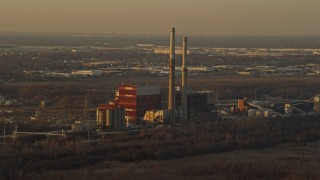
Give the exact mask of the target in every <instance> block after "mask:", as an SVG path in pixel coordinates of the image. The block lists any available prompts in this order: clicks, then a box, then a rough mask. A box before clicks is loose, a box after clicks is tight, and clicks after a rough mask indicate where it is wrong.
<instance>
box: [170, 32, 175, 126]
mask: <svg viewBox="0 0 320 180" xmlns="http://www.w3.org/2000/svg"><path fill="white" fill-rule="evenodd" d="M169 63H170V65H169V66H170V73H169V93H168V111H169V116H170V123H171V124H172V125H173V126H174V127H175V125H176V122H175V94H176V93H175V69H176V67H175V28H172V29H171V33H170V59H169Z"/></svg>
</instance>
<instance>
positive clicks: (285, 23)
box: [0, 0, 320, 35]
mask: <svg viewBox="0 0 320 180" xmlns="http://www.w3.org/2000/svg"><path fill="white" fill-rule="evenodd" d="M319 18H320V0H0V31H22V32H86V33H110V32H116V33H137V34H145V33H147V34H155V33H160V34H165V33H168V31H169V30H170V28H171V27H173V26H174V27H176V29H177V32H178V33H185V34H207V35H320V23H319Z"/></svg>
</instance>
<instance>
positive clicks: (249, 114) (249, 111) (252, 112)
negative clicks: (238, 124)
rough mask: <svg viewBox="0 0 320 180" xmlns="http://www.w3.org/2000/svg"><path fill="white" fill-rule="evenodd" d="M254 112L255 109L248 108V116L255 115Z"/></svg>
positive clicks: (255, 111)
mask: <svg viewBox="0 0 320 180" xmlns="http://www.w3.org/2000/svg"><path fill="white" fill-rule="evenodd" d="M256 113H257V110H255V109H249V110H248V117H256Z"/></svg>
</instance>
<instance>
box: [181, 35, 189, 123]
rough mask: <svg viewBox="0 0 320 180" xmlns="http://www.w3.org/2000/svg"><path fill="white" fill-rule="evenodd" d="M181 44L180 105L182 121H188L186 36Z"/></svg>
mask: <svg viewBox="0 0 320 180" xmlns="http://www.w3.org/2000/svg"><path fill="white" fill-rule="evenodd" d="M182 41H183V42H182V44H183V54H182V68H181V70H182V80H181V87H182V93H181V107H182V122H181V124H182V123H187V121H188V113H187V107H188V102H187V97H188V91H187V75H188V74H187V73H188V69H187V62H186V61H187V51H188V49H187V48H188V47H187V37H183V40H182Z"/></svg>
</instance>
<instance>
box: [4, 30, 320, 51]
mask: <svg viewBox="0 0 320 180" xmlns="http://www.w3.org/2000/svg"><path fill="white" fill-rule="evenodd" d="M181 38H182V35H179V34H178V35H177V41H179V39H181ZM0 39H1V43H2V44H18V45H40V46H46V45H50V46H52V45H64V46H68V45H70V46H77V45H88V46H90V45H92V46H99V45H103V46H104V45H108V46H127V45H136V44H141V43H145V44H154V45H156V46H167V45H169V33H168V35H147V34H146V35H143V34H142V35H134V34H131V35H130V34H129V35H126V34H59V33H0ZM189 39H190V44H189V45H190V47H230V48H231V47H240V48H241V47H243V48H320V36H204V35H191V36H190V37H189Z"/></svg>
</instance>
